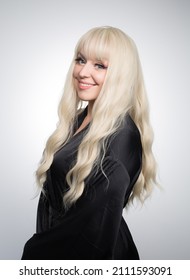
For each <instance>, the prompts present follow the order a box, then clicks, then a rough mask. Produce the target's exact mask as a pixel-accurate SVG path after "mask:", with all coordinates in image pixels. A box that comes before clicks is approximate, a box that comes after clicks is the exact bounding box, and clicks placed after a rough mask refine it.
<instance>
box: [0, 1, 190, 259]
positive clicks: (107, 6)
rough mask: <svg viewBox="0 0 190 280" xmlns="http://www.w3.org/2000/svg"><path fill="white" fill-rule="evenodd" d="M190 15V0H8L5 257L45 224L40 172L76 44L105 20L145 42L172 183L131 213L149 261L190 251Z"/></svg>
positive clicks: (2, 50) (162, 157) (159, 155)
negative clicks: (40, 211) (39, 217)
mask: <svg viewBox="0 0 190 280" xmlns="http://www.w3.org/2000/svg"><path fill="white" fill-rule="evenodd" d="M189 13H190V2H189V1H185V0H179V1H175V0H173V1H172V0H159V1H154V0H144V1H143V0H142V1H141V0H131V1H130V0H125V1H124V0H115V1H110V0H104V1H100V0H93V1H90V0H88V1H87V0H86V1H85V0H80V1H74V0H73V1H61V0H54V1H48V0H38V1H36V0H33V1H32V0H31V1H30V0H15V1H10V0H6V1H2V0H1V1H0V40H1V44H0V61H1V62H0V71H1V75H0V81H1V87H0V90H1V96H0V100H1V109H0V122H1V124H0V127H1V137H0V148H1V160H0V165H1V166H0V170H1V176H0V226H1V230H0V259H20V257H21V254H22V249H23V246H24V243H25V242H26V240H27V239H28V238H30V237H31V235H32V234H33V233H34V231H35V219H36V207H37V202H38V198H36V199H32V197H33V196H34V194H35V180H34V171H35V169H36V167H37V164H38V162H39V159H40V157H41V153H42V150H43V148H44V145H45V141H46V139H47V137H48V136H49V134H50V133H51V132H52V131H53V130H54V128H55V125H56V122H57V105H58V101H59V99H60V96H61V94H62V88H63V84H64V80H65V74H66V72H67V70H68V67H69V64H70V61H71V59H72V56H73V49H74V47H75V44H76V42H77V40H78V39H79V37H80V36H81V35H82V34H83V33H84V32H86V31H87V30H88V29H90V28H92V27H94V26H100V25H112V26H116V27H119V28H121V29H123V30H124V31H125V32H126V33H128V34H129V35H130V36H131V37H132V38H133V39H134V40H135V42H136V44H137V47H138V50H139V54H140V58H141V61H142V65H143V70H144V76H145V81H146V86H147V90H148V95H149V100H150V108H151V120H152V125H153V128H154V132H155V142H154V147H153V148H154V152H155V155H156V159H157V161H158V164H159V180H160V183H161V184H162V187H163V190H162V191H160V190H158V189H156V190H155V192H154V193H153V195H152V198H151V199H149V200H147V202H146V204H145V205H144V206H143V207H142V208H141V207H139V206H137V205H134V206H131V207H130V208H129V209H128V211H127V212H126V211H125V213H124V215H125V218H126V220H127V223H128V224H129V227H130V229H131V232H132V235H133V237H134V240H135V242H136V245H137V247H138V250H139V253H140V256H141V258H142V259H189V258H190V242H189V236H190V224H189V223H190V221H189V212H190V206H189V205H190V204H189V197H190V184H189V181H190V175H189V155H190V153H189V143H190V141H189V140H190V139H189V138H190V136H189V135H190V134H189V132H190V131H189V104H190V103H189V101H190V97H189V96H190V86H189V63H190V61H189V58H190V56H189V50H190V38H189V26H190V14H189Z"/></svg>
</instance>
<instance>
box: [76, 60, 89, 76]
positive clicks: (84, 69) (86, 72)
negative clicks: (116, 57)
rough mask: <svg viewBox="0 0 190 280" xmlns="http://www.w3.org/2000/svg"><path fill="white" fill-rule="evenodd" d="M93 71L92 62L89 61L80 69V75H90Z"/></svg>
mask: <svg viewBox="0 0 190 280" xmlns="http://www.w3.org/2000/svg"><path fill="white" fill-rule="evenodd" d="M91 71H92V66H91V65H90V63H88V62H87V63H85V64H84V65H83V67H82V68H81V69H80V71H79V76H80V77H81V78H85V77H89V76H90V75H91Z"/></svg>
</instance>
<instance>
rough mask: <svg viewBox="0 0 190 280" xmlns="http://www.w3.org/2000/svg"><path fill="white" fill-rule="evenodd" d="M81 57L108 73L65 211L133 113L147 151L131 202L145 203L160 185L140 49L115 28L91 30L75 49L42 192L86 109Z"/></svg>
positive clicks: (40, 177)
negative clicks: (78, 72) (79, 84)
mask: <svg viewBox="0 0 190 280" xmlns="http://www.w3.org/2000/svg"><path fill="white" fill-rule="evenodd" d="M79 52H82V54H83V55H85V57H87V58H95V59H98V60H103V59H106V60H107V61H108V69H107V73H106V78H105V81H104V84H103V86H102V89H101V92H100V93H99V96H98V98H97V99H96V100H95V102H94V105H93V110H92V121H91V123H90V126H89V129H88V132H87V133H86V135H85V136H84V138H83V140H82V142H81V144H80V146H79V149H78V154H77V159H76V162H75V164H74V166H73V167H72V169H71V170H70V171H69V172H68V174H67V176H66V179H67V183H68V185H69V186H70V189H69V191H68V192H67V193H66V194H65V195H64V197H63V201H64V204H65V207H66V208H69V207H70V206H71V205H72V204H73V203H74V202H76V200H77V199H78V198H79V197H80V196H81V195H82V193H83V191H84V188H85V183H84V180H85V178H87V176H88V175H89V174H90V172H91V171H92V169H93V168H94V167H95V166H98V165H100V164H101V162H102V160H103V157H104V155H105V149H106V143H107V140H108V139H109V137H110V136H111V135H112V134H113V133H114V132H115V131H116V130H117V129H118V127H119V126H120V124H121V122H122V121H123V119H124V117H125V116H126V113H129V114H130V116H131V117H132V119H133V120H134V122H135V124H136V125H137V127H138V129H139V131H140V135H141V142H142V148H143V155H142V171H141V173H140V175H139V177H138V180H137V182H136V183H135V186H134V190H133V193H132V195H131V199H132V200H133V198H135V197H137V198H139V199H140V200H141V201H143V200H144V199H145V198H146V197H147V196H148V195H149V194H150V192H151V190H152V187H153V185H154V183H156V162H155V159H154V156H153V153H152V142H153V132H152V128H151V126H150V123H149V108H148V101H147V95H146V90H145V86H144V81H143V74H142V70H141V64H140V60H139V56H138V51H137V48H136V46H135V44H134V42H133V40H132V39H131V38H130V37H129V36H128V35H126V34H125V33H124V32H123V31H121V30H120V29H118V28H114V27H97V28H93V29H91V30H90V31H88V32H87V33H86V34H84V35H83V36H82V37H81V39H80V40H79V42H78V44H77V46H76V48H75V54H74V58H73V61H72V63H71V66H70V69H69V71H68V74H67V78H66V83H65V87H64V93H63V96H62V99H61V101H60V104H59V108H58V116H59V122H58V125H57V128H56V130H55V131H54V132H53V134H52V135H51V136H50V137H49V139H48V141H47V143H46V147H45V149H44V152H43V156H42V159H41V163H40V165H39V167H38V169H37V171H36V177H37V182H38V184H39V185H40V186H41V187H43V184H44V182H45V180H46V171H47V170H48V169H49V168H50V166H51V164H52V161H53V158H54V154H55V153H56V152H57V151H58V150H59V149H60V148H61V147H63V146H64V145H65V144H66V143H67V142H68V141H69V139H70V138H71V137H72V136H73V126H74V123H75V121H76V118H77V115H78V112H79V108H81V100H79V99H78V96H77V92H76V90H75V88H74V78H73V68H74V65H75V59H76V57H77V54H78V53H79ZM102 151H104V152H103V153H102Z"/></svg>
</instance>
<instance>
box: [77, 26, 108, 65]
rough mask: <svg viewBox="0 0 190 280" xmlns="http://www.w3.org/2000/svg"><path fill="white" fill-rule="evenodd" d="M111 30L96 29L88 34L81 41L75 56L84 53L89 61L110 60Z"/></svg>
mask: <svg viewBox="0 0 190 280" xmlns="http://www.w3.org/2000/svg"><path fill="white" fill-rule="evenodd" d="M110 35H111V34H110V31H109V29H106V28H105V29H103V30H100V29H98V28H94V29H93V31H92V32H87V33H86V34H85V35H84V36H83V37H82V38H81V40H80V41H79V43H78V45H77V46H76V49H75V55H76V56H77V54H78V53H82V54H83V55H84V56H85V57H86V58H87V59H95V60H100V61H104V60H109V58H110V49H111V36H110Z"/></svg>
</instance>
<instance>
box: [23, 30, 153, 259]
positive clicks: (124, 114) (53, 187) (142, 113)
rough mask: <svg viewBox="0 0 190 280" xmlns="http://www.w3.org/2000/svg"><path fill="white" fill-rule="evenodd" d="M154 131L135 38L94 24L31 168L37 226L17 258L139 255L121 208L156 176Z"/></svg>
mask: <svg viewBox="0 0 190 280" xmlns="http://www.w3.org/2000/svg"><path fill="white" fill-rule="evenodd" d="M84 101H86V102H87V104H88V105H87V106H86V108H85V109H81V108H82V103H83V102H84ZM152 138H153V135H152V130H151V127H150V124H149V113H148V102H147V97H146V93H145V88H144V83H143V76H142V72H141V66H140V61H139V57H138V53H137V50H136V47H135V44H134V42H133V41H132V39H131V38H129V37H128V36H127V35H126V34H125V33H124V32H123V31H121V30H119V29H117V28H113V27H100V28H93V29H92V30H90V31H88V32H87V33H86V34H84V35H83V36H82V38H81V39H80V40H79V42H78V44H77V46H76V49H75V55H74V59H73V61H72V63H71V67H70V70H69V72H68V75H67V79H66V84H65V88H64V94H63V97H62V99H61V101H60V104H59V123H58V126H57V129H56V130H55V132H54V133H53V134H52V135H51V136H50V138H49V139H48V141H47V144H46V147H45V150H44V153H43V157H42V161H41V164H40V166H39V168H38V170H37V172H36V175H37V181H38V184H39V185H40V186H41V187H42V192H41V196H40V200H39V206H38V214H37V233H36V234H34V235H33V237H32V238H31V239H30V240H29V241H28V242H27V243H26V245H25V248H24V252H23V256H22V259H139V254H138V251H137V249H136V246H135V244H134V242H133V239H132V236H131V234H130V231H129V229H128V227H127V225H126V223H125V221H124V219H123V217H122V211H123V208H124V207H125V206H126V204H127V203H128V201H129V200H133V199H134V198H135V197H136V198H139V199H140V200H141V201H142V200H144V199H145V197H146V196H147V195H148V194H149V193H150V191H151V188H152V184H153V183H154V182H155V174H156V168H155V160H154V156H153V154H152V151H151V147H152Z"/></svg>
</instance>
